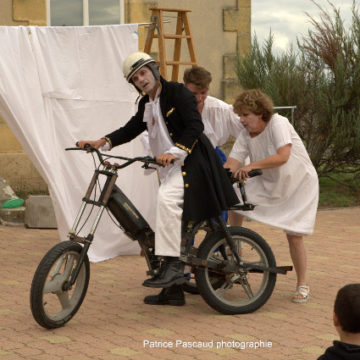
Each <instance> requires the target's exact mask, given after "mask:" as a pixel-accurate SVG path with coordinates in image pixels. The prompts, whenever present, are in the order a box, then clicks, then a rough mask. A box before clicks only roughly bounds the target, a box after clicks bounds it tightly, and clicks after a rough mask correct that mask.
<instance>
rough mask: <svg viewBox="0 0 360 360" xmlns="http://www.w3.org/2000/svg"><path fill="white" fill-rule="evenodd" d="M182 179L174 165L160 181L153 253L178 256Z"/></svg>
mask: <svg viewBox="0 0 360 360" xmlns="http://www.w3.org/2000/svg"><path fill="white" fill-rule="evenodd" d="M183 203H184V179H183V177H182V174H181V167H180V166H179V165H174V168H173V169H171V170H170V171H169V173H168V174H167V176H166V178H165V179H164V180H163V181H162V182H161V185H160V187H159V192H158V198H157V206H156V225H155V255H159V256H180V247H181V218H182V213H183Z"/></svg>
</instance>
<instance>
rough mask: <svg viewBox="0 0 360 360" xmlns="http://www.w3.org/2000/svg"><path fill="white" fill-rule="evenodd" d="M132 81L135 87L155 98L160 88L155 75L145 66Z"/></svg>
mask: <svg viewBox="0 0 360 360" xmlns="http://www.w3.org/2000/svg"><path fill="white" fill-rule="evenodd" d="M131 79H132V81H133V83H134V85H135V86H136V87H137V88H139V89H140V90H141V91H144V92H145V93H146V94H148V95H150V96H152V95H153V96H155V93H156V89H157V87H158V82H157V81H156V79H155V77H154V74H153V73H152V71H151V70H150V69H149V68H148V67H147V66H144V67H142V68H141V69H139V70H138V71H137V72H136V73H135V74H134V75H133V76H132V78H131Z"/></svg>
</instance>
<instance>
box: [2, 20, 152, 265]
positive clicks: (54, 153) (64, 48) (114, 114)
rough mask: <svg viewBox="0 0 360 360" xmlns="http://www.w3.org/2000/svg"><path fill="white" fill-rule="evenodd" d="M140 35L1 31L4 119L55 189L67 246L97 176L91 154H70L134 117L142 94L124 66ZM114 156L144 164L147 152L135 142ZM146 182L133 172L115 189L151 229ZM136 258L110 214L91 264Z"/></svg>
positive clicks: (136, 168)
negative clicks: (81, 141)
mask: <svg viewBox="0 0 360 360" xmlns="http://www.w3.org/2000/svg"><path fill="white" fill-rule="evenodd" d="M136 30H137V26H136V25H111V26H91V27H0V115H1V116H2V117H3V118H4V119H5V121H6V122H7V124H8V126H9V127H10V129H11V130H12V131H13V133H14V134H15V136H16V137H17V139H18V140H19V142H20V143H21V145H22V146H23V148H24V150H25V152H26V153H27V155H28V156H29V158H30V159H31V160H32V162H33V163H34V165H35V166H36V168H37V170H38V171H39V172H40V174H41V175H42V176H43V178H44V180H45V181H46V182H47V184H48V186H49V191H50V195H51V198H52V201H53V204H54V208H55V213H56V218H57V222H58V229H59V233H60V238H61V240H65V239H66V235H67V233H68V231H69V229H70V228H71V226H72V224H73V221H74V218H75V216H76V214H77V211H78V209H79V206H80V202H81V198H82V197H83V196H84V194H85V190H86V188H87V186H88V182H89V181H90V177H91V175H92V172H93V161H92V158H91V156H90V155H89V154H86V153H83V152H80V151H75V152H66V151H65V150H64V149H65V148H66V147H72V146H74V144H75V142H76V140H79V139H97V138H99V137H101V136H103V135H105V134H107V133H108V132H111V131H112V130H115V129H117V128H118V127H120V126H121V125H123V124H124V123H125V122H126V121H127V120H128V119H129V118H130V116H131V115H133V114H134V112H135V111H136V107H135V106H136V105H135V99H136V97H137V93H136V91H135V90H134V89H133V88H132V86H131V85H129V84H128V83H127V82H126V81H125V80H124V77H123V74H122V71H121V68H122V62H123V59H124V58H125V57H126V56H127V55H128V54H129V53H131V52H133V51H137V49H138V37H137V34H136ZM112 153H115V154H119V155H123V156H129V157H131V156H139V155H143V147H142V145H141V142H140V140H139V139H136V140H134V141H132V142H131V143H129V144H125V145H123V146H120V147H117V148H115V149H114V150H112ZM143 174H144V173H143V170H142V169H141V168H140V164H134V165H132V166H130V167H128V168H126V169H125V170H122V171H120V172H119V175H120V176H119V179H118V181H117V184H118V185H119V186H120V187H121V188H122V189H123V191H124V192H125V194H126V195H127V196H128V197H129V198H130V199H131V200H132V201H133V202H134V204H135V205H136V206H137V207H138V208H139V210H140V211H141V213H142V214H143V215H144V217H145V218H146V219H147V220H148V222H149V223H150V225H153V224H154V219H155V214H154V211H153V209H154V203H155V197H156V192H157V187H158V186H157V178H156V175H155V174H153V175H151V176H145V177H144V175H143ZM86 232H87V228H85V234H86ZM50 245H52V244H49V247H50ZM138 252H139V248H138V245H137V242H133V241H131V240H129V239H128V238H127V237H126V236H125V235H124V234H123V233H121V232H120V230H119V229H118V228H117V227H116V226H115V225H114V224H113V223H112V222H111V220H110V219H109V216H108V215H107V214H106V213H105V214H104V216H103V219H102V221H101V223H100V225H99V227H98V230H97V232H96V236H95V240H94V243H93V245H92V246H91V248H90V251H89V257H90V259H91V261H101V260H105V259H109V258H112V257H114V256H117V255H122V254H133V253H138Z"/></svg>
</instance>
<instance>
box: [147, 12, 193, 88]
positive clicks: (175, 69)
mask: <svg viewBox="0 0 360 360" xmlns="http://www.w3.org/2000/svg"><path fill="white" fill-rule="evenodd" d="M150 10H152V14H151V25H150V27H149V30H148V33H147V37H146V41H145V48H144V52H146V53H148V54H150V51H151V45H152V41H153V39H154V38H155V37H157V38H158V39H159V61H157V63H158V64H159V65H160V73H161V75H162V77H163V78H164V79H167V66H168V65H170V66H172V75H171V80H172V81H178V77H179V67H180V65H197V64H198V62H197V60H196V55H195V50H194V42H193V38H192V35H191V30H190V24H189V20H188V16H187V14H188V12H191V10H181V9H166V8H150ZM164 12H173V13H174V12H176V13H177V23H176V33H175V34H165V33H164ZM155 29H156V30H157V35H155ZM183 32H184V33H183ZM165 39H173V40H175V45H174V57H173V59H172V60H167V59H166V49H165ZM182 39H186V41H187V45H188V49H189V55H190V60H191V61H190V62H189V61H187V62H186V61H180V54H181V40H182Z"/></svg>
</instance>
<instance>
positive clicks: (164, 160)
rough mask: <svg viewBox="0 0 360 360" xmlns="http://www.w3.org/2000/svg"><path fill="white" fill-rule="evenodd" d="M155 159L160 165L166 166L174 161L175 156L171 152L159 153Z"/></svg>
mask: <svg viewBox="0 0 360 360" xmlns="http://www.w3.org/2000/svg"><path fill="white" fill-rule="evenodd" d="M156 161H157V162H158V163H159V164H161V165H164V166H168V165H171V164H173V163H174V162H175V161H176V157H175V156H174V155H172V154H161V155H159V156H157V157H156Z"/></svg>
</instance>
